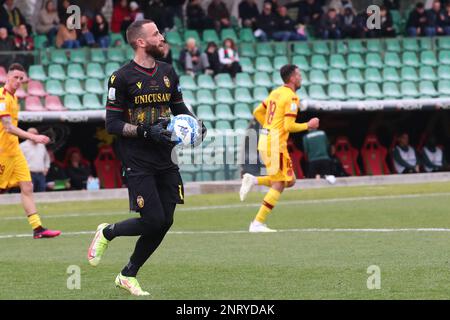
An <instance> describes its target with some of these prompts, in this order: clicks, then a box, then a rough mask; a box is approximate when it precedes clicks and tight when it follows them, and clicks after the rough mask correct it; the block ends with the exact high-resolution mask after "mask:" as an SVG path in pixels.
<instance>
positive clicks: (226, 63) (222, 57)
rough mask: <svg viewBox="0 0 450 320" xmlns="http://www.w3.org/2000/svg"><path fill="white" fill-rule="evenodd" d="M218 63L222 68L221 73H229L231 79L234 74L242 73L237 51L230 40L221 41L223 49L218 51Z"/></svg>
mask: <svg viewBox="0 0 450 320" xmlns="http://www.w3.org/2000/svg"><path fill="white" fill-rule="evenodd" d="M219 61H220V64H221V65H222V66H223V71H225V72H227V73H229V74H230V75H231V77H232V78H233V79H234V77H236V73H238V72H242V67H241V65H240V64H239V54H238V50H237V47H236V44H235V43H234V41H233V40H232V39H229V38H228V39H225V40H224V41H223V47H222V48H220V49H219Z"/></svg>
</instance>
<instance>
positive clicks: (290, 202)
mask: <svg viewBox="0 0 450 320" xmlns="http://www.w3.org/2000/svg"><path fill="white" fill-rule="evenodd" d="M444 196H450V192H437V193H418V194H399V195H390V196H371V197H369V196H365V197H348V198H331V199H313V200H281V201H280V202H278V203H277V207H278V206H288V205H307V204H322V203H336V202H352V201H370V200H391V199H411V198H424V197H444ZM237 201H238V200H237ZM260 206H261V203H259V202H258V203H241V204H230V205H216V206H214V205H212V206H196V207H188V208H183V207H178V208H177V209H176V212H190V211H205V210H224V209H238V208H259V207H260ZM126 214H129V213H128V212H126V211H112V212H101V213H95V212H86V213H67V214H60V215H48V216H47V215H43V217H44V218H45V219H52V218H78V217H102V216H114V215H126ZM23 219H24V217H23V216H12V217H0V221H3V220H23Z"/></svg>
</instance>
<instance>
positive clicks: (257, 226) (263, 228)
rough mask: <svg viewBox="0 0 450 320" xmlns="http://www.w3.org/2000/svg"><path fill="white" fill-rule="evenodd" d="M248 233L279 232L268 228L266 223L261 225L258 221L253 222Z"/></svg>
mask: <svg viewBox="0 0 450 320" xmlns="http://www.w3.org/2000/svg"><path fill="white" fill-rule="evenodd" d="M248 231H249V232H277V230H274V229H270V228H268V227H267V225H266V224H265V223H261V222H259V221H256V220H253V221H252V223H250V227H249V228H248Z"/></svg>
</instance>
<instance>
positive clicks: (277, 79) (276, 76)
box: [272, 71, 283, 86]
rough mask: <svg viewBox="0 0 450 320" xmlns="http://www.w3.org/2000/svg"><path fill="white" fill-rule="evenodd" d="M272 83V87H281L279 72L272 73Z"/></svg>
mask: <svg viewBox="0 0 450 320" xmlns="http://www.w3.org/2000/svg"><path fill="white" fill-rule="evenodd" d="M272 83H273V84H274V86H281V85H283V79H281V75H280V72H279V71H274V72H272Z"/></svg>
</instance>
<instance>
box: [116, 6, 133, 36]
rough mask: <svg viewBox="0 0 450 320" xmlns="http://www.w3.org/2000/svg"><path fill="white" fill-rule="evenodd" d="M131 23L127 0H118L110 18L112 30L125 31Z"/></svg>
mask: <svg viewBox="0 0 450 320" xmlns="http://www.w3.org/2000/svg"><path fill="white" fill-rule="evenodd" d="M130 23H131V16H130V9H129V8H128V1H127V0H120V2H118V3H117V4H116V5H115V6H114V9H113V13H112V18H111V31H112V32H116V33H119V32H125V30H126V29H127V27H128V25H129V24H130Z"/></svg>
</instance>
